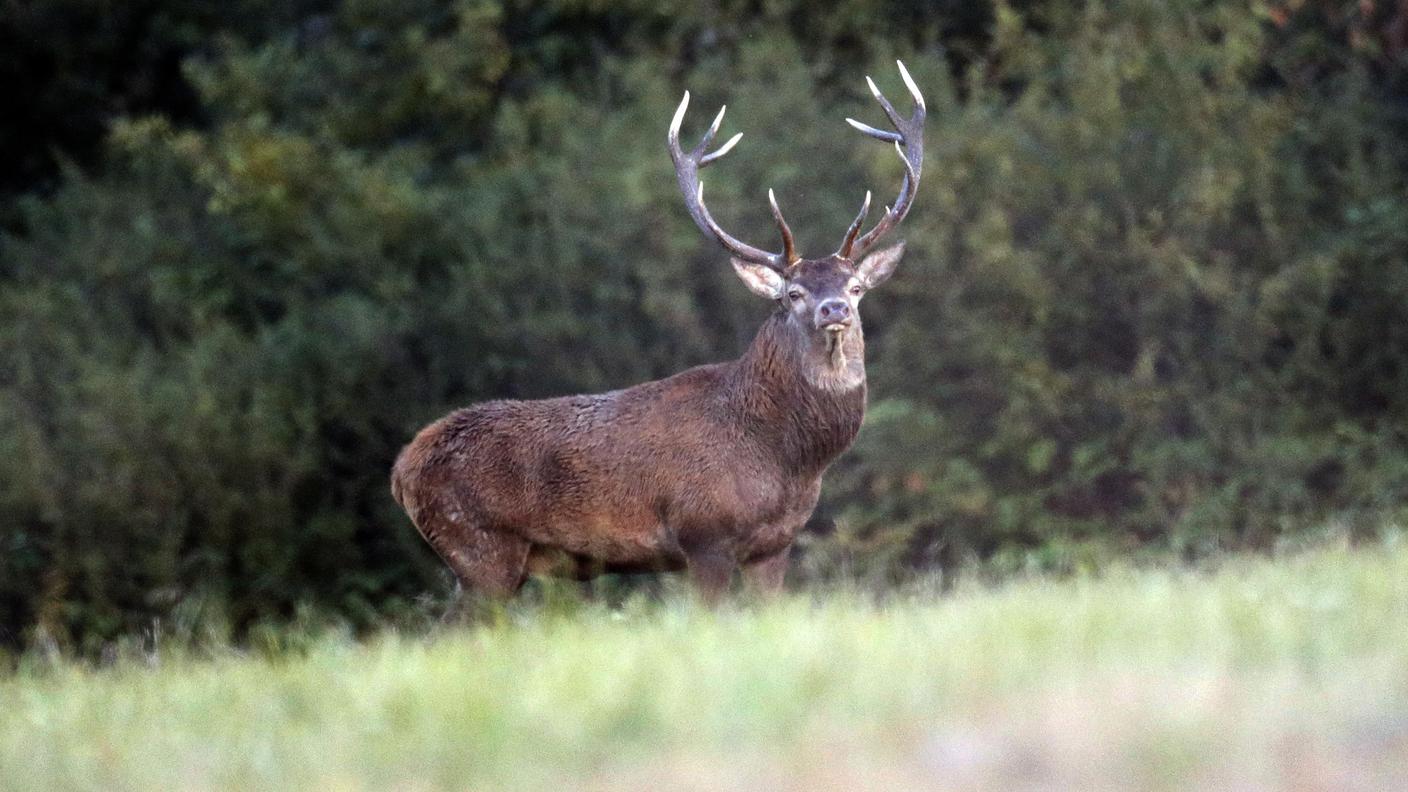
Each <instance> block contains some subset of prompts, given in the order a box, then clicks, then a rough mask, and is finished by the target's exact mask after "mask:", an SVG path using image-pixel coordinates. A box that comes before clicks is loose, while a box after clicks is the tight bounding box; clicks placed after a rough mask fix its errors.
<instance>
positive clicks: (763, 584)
mask: <svg viewBox="0 0 1408 792" xmlns="http://www.w3.org/2000/svg"><path fill="white" fill-rule="evenodd" d="M791 551H792V545H790V544H789V545H788V546H786V547H784V548H782V549H781V550H779V551H777V552H776V553H773V554H772V555H770V556H763V557H762V558H755V559H753V560H752V561H749V562H748V563H747V564H745V565H744V566H743V581H744V583H746V584H747V585H748V588H749V589H750V590H751V591H754V592H756V593H758V594H762V595H766V596H773V595H776V594H777V593H778V592H780V591H782V580H783V578H784V577H786V576H787V564H788V562H789V561H791V555H792V552H791Z"/></svg>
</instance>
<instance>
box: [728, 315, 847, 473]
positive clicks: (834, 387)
mask: <svg viewBox="0 0 1408 792" xmlns="http://www.w3.org/2000/svg"><path fill="white" fill-rule="evenodd" d="M732 386H733V387H732V390H733V396H734V398H735V399H736V400H737V402H738V404H737V406H738V408H739V409H740V411H741V412H742V413H743V414H744V415H746V416H747V418H748V420H750V421H754V422H756V423H755V426H756V427H757V428H758V431H759V432H760V433H761V434H763V435H764V436H767V437H769V438H770V439H771V440H772V441H773V442H774V443H775V444H776V448H777V450H778V453H779V454H780V455H781V456H782V457H783V460H784V462H786V463H787V464H788V465H790V466H793V467H794V468H795V469H797V470H802V471H807V470H811V471H815V472H820V471H821V470H823V469H825V468H826V466H827V465H829V464H831V461H832V460H833V459H835V458H836V457H837V456H838V455H840V453H841V452H842V451H845V450H846V449H847V448H848V447H849V446H850V445H851V442H852V441H853V440H855V437H856V433H857V432H859V431H860V424H861V420H862V419H863V418H864V417H865V339H864V336H863V334H862V332H861V328H860V326H859V324H857V325H855V326H853V327H851V328H850V329H849V330H847V331H845V332H844V333H840V334H838V335H837V336H835V337H819V336H818V334H816V333H809V332H806V331H804V330H801V329H799V328H796V327H794V326H793V325H792V324H791V323H790V322H788V320H787V315H786V314H784V313H782V312H780V311H779V312H776V313H774V314H773V315H772V316H770V317H768V319H767V321H765V322H764V323H763V326H762V327H761V328H759V330H758V334H757V335H756V336H755V337H754V338H753V343H752V344H751V345H750V346H749V348H748V351H747V352H745V353H744V355H743V357H741V358H739V360H738V361H737V362H736V364H735V371H734V378H733V382H732Z"/></svg>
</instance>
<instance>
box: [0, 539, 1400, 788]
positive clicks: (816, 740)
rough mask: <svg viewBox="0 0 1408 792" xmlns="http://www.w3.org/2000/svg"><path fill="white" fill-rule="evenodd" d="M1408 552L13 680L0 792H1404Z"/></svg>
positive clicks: (601, 620)
mask: <svg viewBox="0 0 1408 792" xmlns="http://www.w3.org/2000/svg"><path fill="white" fill-rule="evenodd" d="M1405 784H1408V546H1404V545H1403V544H1402V543H1399V544H1397V545H1394V544H1390V545H1388V546H1384V547H1375V548H1371V549H1361V550H1346V549H1342V548H1326V549H1319V550H1315V551H1310V552H1305V553H1301V554H1297V555H1293V556H1289V557H1283V558H1277V559H1248V558H1240V559H1232V560H1229V561H1227V562H1225V563H1223V564H1220V565H1219V567H1218V568H1217V569H1216V570H1211V571H1208V570H1205V571H1202V572H1192V571H1163V570H1154V571H1147V570H1145V571H1122V572H1115V573H1109V574H1106V575H1104V576H1102V577H1100V578H1098V579H1083V580H1074V581H1067V582H1051V581H1043V580H1025V581H1017V582H1012V583H1008V584H1004V585H1002V586H1000V587H996V588H992V589H978V588H974V589H971V590H962V591H959V592H957V593H951V594H945V595H943V596H938V595H933V594H919V593H910V594H906V595H896V596H894V597H891V598H888V599H887V600H886V601H885V602H884V603H882V604H875V603H874V602H873V601H871V600H869V599H867V598H865V597H862V596H860V595H856V594H847V593H837V592H832V593H828V594H825V595H822V594H812V595H803V594H798V595H793V596H791V597H788V598H784V599H782V600H781V601H778V602H775V603H772V604H769V605H766V606H752V607H739V606H735V607H730V608H725V609H724V610H722V611H719V612H708V611H704V610H701V609H698V608H695V607H692V606H688V605H685V604H682V603H674V604H671V603H667V604H655V605H652V604H648V603H635V604H632V605H628V606H627V607H625V608H624V609H623V610H617V611H611V610H608V609H606V608H604V607H601V606H593V605H586V606H582V607H580V608H575V609H567V610H561V609H553V608H520V609H518V610H516V611H511V612H510V613H509V614H508V615H507V616H506V618H505V619H504V620H503V621H502V623H500V624H497V625H495V626H491V627H480V628H477V629H464V630H459V631H450V632H445V633H441V634H439V635H436V636H434V637H430V638H423V637H407V636H398V635H395V634H388V635H384V636H382V637H379V638H376V639H373V640H370V641H365V642H355V641H351V640H348V639H346V638H336V637H328V638H323V639H319V640H317V641H315V642H314V644H313V645H312V646H311V648H309V649H308V650H307V651H302V652H295V653H290V654H288V655H287V656H275V657H267V656H254V655H250V656H241V655H238V654H236V653H234V652H229V653H227V654H225V655H220V656H216V657H213V658H212V657H205V658H194V657H189V656H183V655H181V654H180V653H179V652H178V653H174V654H171V655H167V656H162V657H160V658H159V661H158V662H157V663H156V665H155V667H149V666H148V665H147V664H144V663H141V662H138V661H135V660H134V661H124V662H122V663H119V664H118V666H117V667H115V668H110V669H106V670H100V671H95V670H92V669H88V668H84V667H80V666H76V665H60V666H59V667H57V668H49V669H45V670H36V671H26V672H20V673H18V674H14V675H11V676H9V677H6V678H0V789H5V790H29V789H33V790H54V789H94V790H126V789H133V790H138V789H140V790H148V789H192V790H201V789H249V790H265V789H290V788H292V789H319V790H322V789H332V790H339V789H346V790H356V789H405V790H420V789H427V790H428V789H553V790H573V789H612V788H630V789H640V790H654V789H700V790H704V789H719V788H725V789H785V790H814V789H860V788H870V789H992V790H1015V789H1050V788H1067V789H1116V788H1117V789H1230V788H1236V789H1295V790H1315V789H1325V790H1345V789H1365V790H1371V789H1372V790H1380V789H1395V788H1404V785H1405Z"/></svg>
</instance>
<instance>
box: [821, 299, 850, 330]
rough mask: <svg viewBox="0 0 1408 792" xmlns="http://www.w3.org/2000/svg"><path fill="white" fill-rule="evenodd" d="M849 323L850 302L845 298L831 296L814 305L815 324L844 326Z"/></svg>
mask: <svg viewBox="0 0 1408 792" xmlns="http://www.w3.org/2000/svg"><path fill="white" fill-rule="evenodd" d="M850 323H851V304H850V303H848V302H846V301H845V300H838V299H836V298H834V297H833V298H832V299H830V300H823V301H822V303H821V304H820V305H818V306H817V307H816V326H817V327H830V326H842V327H844V326H846V325H848V324H850Z"/></svg>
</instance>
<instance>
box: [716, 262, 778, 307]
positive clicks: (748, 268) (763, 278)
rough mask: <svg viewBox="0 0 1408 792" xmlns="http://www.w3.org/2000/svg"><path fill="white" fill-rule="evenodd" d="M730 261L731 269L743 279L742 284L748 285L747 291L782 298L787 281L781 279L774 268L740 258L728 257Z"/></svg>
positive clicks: (769, 297) (760, 295) (773, 298)
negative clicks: (731, 263)
mask: <svg viewBox="0 0 1408 792" xmlns="http://www.w3.org/2000/svg"><path fill="white" fill-rule="evenodd" d="M730 261H732V262H733V271H734V272H737V273H738V277H739V278H740V279H741V280H742V281H743V285H744V286H747V287H748V291H751V292H753V293H754V294H756V295H758V296H759V297H766V298H768V299H769V300H780V299H782V290H783V289H785V288H786V287H787V281H785V280H783V279H782V276H781V275H779V274H777V271H776V270H774V269H772V268H771V267H768V266H766V265H764V264H754V263H753V262H751V261H744V260H742V259H730Z"/></svg>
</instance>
